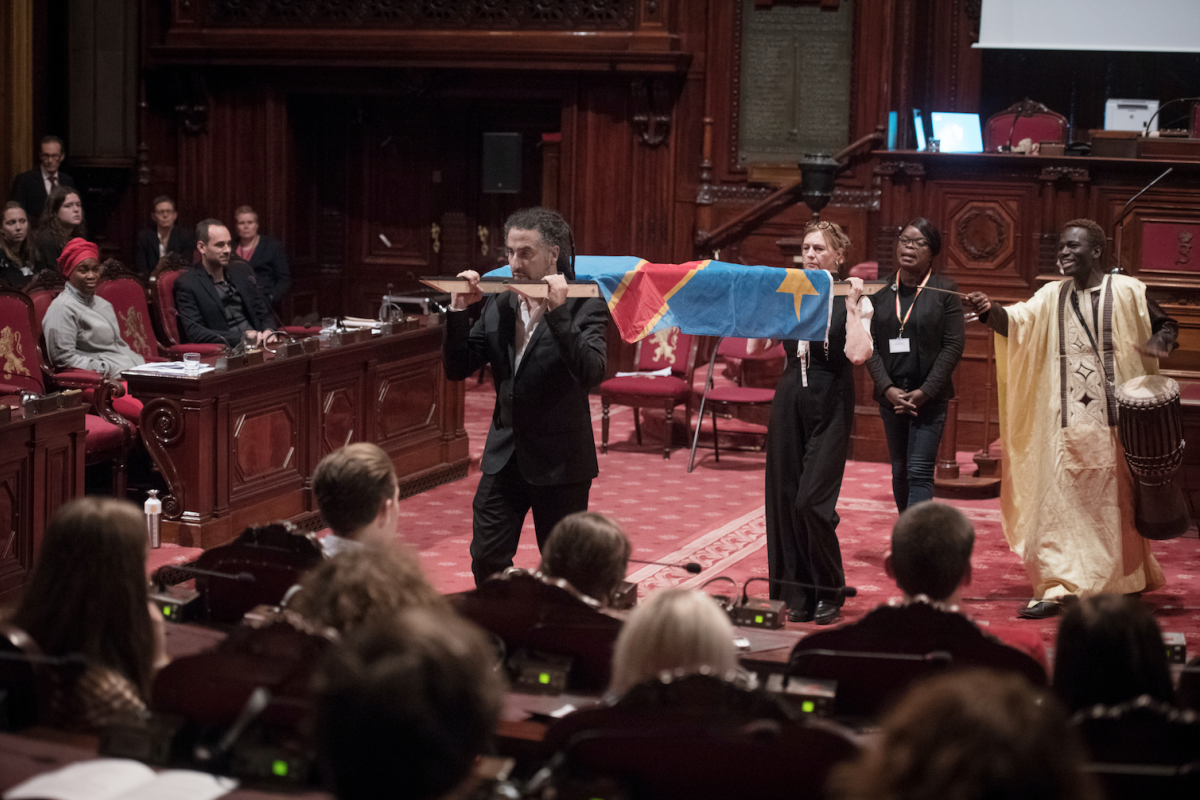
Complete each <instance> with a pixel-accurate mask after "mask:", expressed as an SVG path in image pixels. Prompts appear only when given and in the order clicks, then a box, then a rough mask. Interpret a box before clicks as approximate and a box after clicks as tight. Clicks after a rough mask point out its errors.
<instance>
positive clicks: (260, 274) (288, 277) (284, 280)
mask: <svg viewBox="0 0 1200 800" xmlns="http://www.w3.org/2000/svg"><path fill="white" fill-rule="evenodd" d="M234 249H235V250H236V249H237V248H236V247H235V248H234ZM235 255H236V254H235ZM250 266H252V267H254V274H255V276H256V277H257V278H258V288H259V291H261V292H262V293H263V297H265V298H267V302H268V303H269V304H271V305H275V304H276V303H278V302H279V299H280V298H281V297H283V296H284V295H285V294H287V293H288V289H291V288H292V273H291V271H290V270H289V269H288V262H287V254H286V253H284V252H283V243H282V242H280V241H279V240H278V239H275V238H272V237H270V236H263V235H262V234H259V236H258V246H257V247H255V248H254V255H252V256H250Z"/></svg>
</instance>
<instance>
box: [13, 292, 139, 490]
mask: <svg viewBox="0 0 1200 800" xmlns="http://www.w3.org/2000/svg"><path fill="white" fill-rule="evenodd" d="M47 305H48V304H47ZM34 314H35V312H34V306H33V301H32V300H31V299H30V298H29V297H28V296H26V295H25V294H24V293H23V292H18V291H16V290H14V289H0V320H2V322H0V394H16V393H18V392H21V391H29V392H36V393H37V394H46V393H48V392H51V391H57V390H61V389H81V390H91V392H92V399H91V413H89V414H88V415H87V430H88V437H87V444H86V456H85V460H86V462H87V463H88V464H97V463H100V462H103V461H109V460H111V461H112V462H113V494H115V495H116V496H117V497H124V496H125V460H126V457H127V456H128V453H129V449H130V447H132V446H133V443H134V441H135V437H136V435H137V428H136V427H135V426H134V425H132V424H131V423H130V422H129V421H128V420H126V419H124V418H122V417H121V415H120V414H118V413H117V412H116V411H115V410H114V409H113V405H112V404H113V399H114V398H115V397H120V396H121V395H123V394H124V393H125V390H124V388H123V387H122V386H121V384H119V383H117V382H116V381H112V380H107V379H105V378H104V377H103V376H101V375H99V374H97V373H95V372H91V371H89V370H85V369H69V370H64V371H62V372H58V373H52V372H50V370H49V369H48V368H47V367H46V361H45V359H44V358H43V357H42V351H41V346H40V345H39V340H40V338H41V328H40V326H39V324H38V320H37V318H36V317H35V316H34Z"/></svg>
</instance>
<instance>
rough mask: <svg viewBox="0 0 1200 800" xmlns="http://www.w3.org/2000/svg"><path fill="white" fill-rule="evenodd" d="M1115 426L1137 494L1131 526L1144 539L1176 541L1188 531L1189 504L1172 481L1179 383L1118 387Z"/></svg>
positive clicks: (1179, 437) (1179, 441) (1152, 380)
mask: <svg viewBox="0 0 1200 800" xmlns="http://www.w3.org/2000/svg"><path fill="white" fill-rule="evenodd" d="M1117 405H1118V406H1119V407H1120V413H1119V416H1118V427H1119V429H1120V433H1121V444H1122V445H1123V446H1124V447H1125V460H1126V461H1128V462H1129V471H1130V472H1131V473H1133V477H1134V478H1135V479H1136V481H1135V489H1136V492H1137V502H1136V508H1137V511H1136V513H1135V515H1134V524H1135V525H1136V527H1137V530H1138V533H1140V534H1141V535H1142V536H1144V537H1146V538H1147V539H1174V538H1175V537H1176V536H1182V535H1183V534H1184V533H1185V532H1186V531H1187V529H1188V525H1189V524H1190V518H1189V515H1188V509H1187V502H1186V501H1185V500H1184V497H1183V490H1182V489H1180V487H1179V484H1178V482H1177V481H1176V480H1175V476H1176V474H1177V473H1178V472H1179V467H1180V465H1181V464H1183V447H1184V439H1183V412H1182V410H1181V408H1180V405H1179V384H1178V383H1176V382H1175V381H1173V380H1171V379H1170V378H1165V377H1163V376H1161V375H1143V376H1142V377H1140V378H1134V379H1132V380H1128V381H1126V382H1125V383H1123V384H1121V385H1120V386H1119V387H1117Z"/></svg>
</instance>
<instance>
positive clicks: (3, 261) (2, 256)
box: [0, 200, 33, 289]
mask: <svg viewBox="0 0 1200 800" xmlns="http://www.w3.org/2000/svg"><path fill="white" fill-rule="evenodd" d="M31 277H33V258H32V257H30V255H29V215H28V214H26V213H25V209H24V208H22V207H21V204H20V203H18V202H16V201H15V200H12V201H9V203H8V204H7V205H5V206H4V216H3V217H0V287H3V286H8V287H10V288H13V289H21V288H23V287H24V286H25V284H27V283H29V279H30V278H31Z"/></svg>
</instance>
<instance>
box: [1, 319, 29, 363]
mask: <svg viewBox="0 0 1200 800" xmlns="http://www.w3.org/2000/svg"><path fill="white" fill-rule="evenodd" d="M0 358H3V359H4V374H5V375H31V373H30V372H29V369H28V368H27V367H26V366H25V352H24V351H23V350H22V349H21V334H20V333H19V332H17V331H14V330H13V329H12V328H10V327H8V326H7V325H5V326H4V330H2V331H0Z"/></svg>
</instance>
